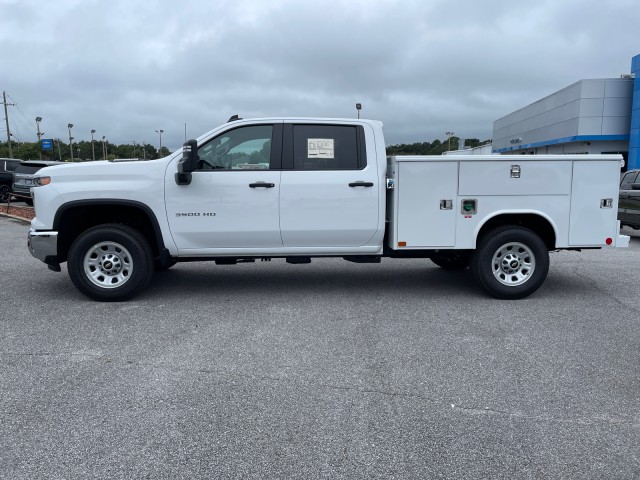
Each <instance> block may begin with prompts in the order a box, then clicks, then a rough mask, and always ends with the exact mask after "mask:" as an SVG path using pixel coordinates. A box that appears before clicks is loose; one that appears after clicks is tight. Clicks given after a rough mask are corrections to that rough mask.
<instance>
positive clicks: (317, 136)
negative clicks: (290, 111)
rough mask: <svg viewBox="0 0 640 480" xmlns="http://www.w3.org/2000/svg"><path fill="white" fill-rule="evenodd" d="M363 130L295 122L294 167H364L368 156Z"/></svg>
mask: <svg viewBox="0 0 640 480" xmlns="http://www.w3.org/2000/svg"><path fill="white" fill-rule="evenodd" d="M361 129H362V127H360V126H351V125H293V131H292V137H293V146H292V147H293V148H292V150H293V169H294V170H360V169H362V168H364V167H365V166H366V157H365V156H364V148H363V145H362V143H363V142H362V139H363V138H364V135H363V134H362V132H361Z"/></svg>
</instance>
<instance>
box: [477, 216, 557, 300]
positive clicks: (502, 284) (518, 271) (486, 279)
mask: <svg viewBox="0 0 640 480" xmlns="http://www.w3.org/2000/svg"><path fill="white" fill-rule="evenodd" d="M470 266H471V272H472V274H473V277H474V278H475V280H476V282H478V284H479V285H480V286H481V287H482V288H484V289H485V290H486V291H487V292H488V293H489V294H490V295H492V296H493V297H495V298H501V299H518V298H524V297H527V296H529V295H531V294H532V293H533V292H535V291H536V290H537V289H538V288H540V286H541V285H542V283H543V282H544V280H545V278H547V273H548V272H549V250H548V249H547V246H546V245H545V243H544V242H543V241H542V239H541V238H540V237H539V236H538V235H537V234H536V233H534V232H533V231H532V230H529V229H528V228H524V227H519V226H516V225H506V226H503V227H499V228H496V229H495V230H492V231H490V232H488V233H487V234H486V235H484V236H483V237H482V238H481V239H480V241H479V242H478V245H477V249H476V251H475V252H474V254H473V255H472V256H471V265H470Z"/></svg>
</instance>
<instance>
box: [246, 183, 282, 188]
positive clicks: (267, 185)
mask: <svg viewBox="0 0 640 480" xmlns="http://www.w3.org/2000/svg"><path fill="white" fill-rule="evenodd" d="M249 186H250V187H251V188H273V187H275V186H276V185H275V184H274V183H266V182H257V183H250V184H249Z"/></svg>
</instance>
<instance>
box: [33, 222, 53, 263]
mask: <svg viewBox="0 0 640 480" xmlns="http://www.w3.org/2000/svg"><path fill="white" fill-rule="evenodd" d="M27 246H28V247H29V252H31V255H33V256H34V257H35V258H37V259H38V260H40V261H42V262H44V263H46V264H57V263H58V262H57V257H58V232H52V231H49V232H39V231H37V230H34V229H33V228H30V229H29V236H28V238H27Z"/></svg>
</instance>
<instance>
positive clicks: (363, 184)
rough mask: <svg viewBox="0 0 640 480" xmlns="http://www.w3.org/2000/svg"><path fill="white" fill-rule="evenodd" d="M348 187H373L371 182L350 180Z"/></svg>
mask: <svg viewBox="0 0 640 480" xmlns="http://www.w3.org/2000/svg"><path fill="white" fill-rule="evenodd" d="M349 186H350V187H373V182H351V183H350V184H349Z"/></svg>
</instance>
